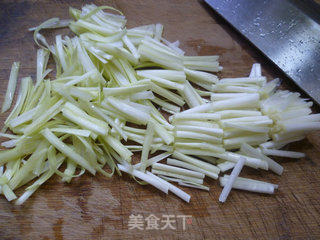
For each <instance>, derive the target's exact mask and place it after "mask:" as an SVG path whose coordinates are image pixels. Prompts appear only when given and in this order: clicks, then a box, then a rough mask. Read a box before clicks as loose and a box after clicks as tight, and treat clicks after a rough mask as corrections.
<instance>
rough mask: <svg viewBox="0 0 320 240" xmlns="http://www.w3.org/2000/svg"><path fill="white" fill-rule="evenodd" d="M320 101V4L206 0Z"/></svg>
mask: <svg viewBox="0 0 320 240" xmlns="http://www.w3.org/2000/svg"><path fill="white" fill-rule="evenodd" d="M205 2H206V3H207V4H209V5H210V6H211V7H212V8H213V9H214V10H215V11H216V12H217V13H218V14H219V15H221V16H222V17H223V18H224V19H225V20H227V21H228V22H229V23H230V24H231V25H232V26H233V27H234V28H236V29H237V30H238V31H239V32H240V33H241V34H242V35H244V36H245V37H246V38H247V39H248V40H249V41H250V42H251V43H252V44H254V45H255V46H256V47H257V48H258V49H259V50H260V51H261V52H262V53H263V54H264V55H265V56H267V57H268V58H269V59H270V60H271V61H272V62H273V63H275V64H276V65H277V66H278V67H279V68H280V69H281V70H282V71H283V72H284V73H285V74H286V75H287V76H288V77H290V78H291V79H292V80H293V81H294V82H295V83H296V84H297V85H298V86H299V87H300V88H301V89H303V90H304V91H305V92H306V93H307V94H308V95H309V96H310V97H311V98H313V99H314V100H315V102H317V103H318V104H319V105H320V24H319V23H320V7H319V5H317V4H316V3H314V2H313V1H310V0H280V1H279V0H254V1H252V0H205Z"/></svg>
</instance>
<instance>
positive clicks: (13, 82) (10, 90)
mask: <svg viewBox="0 0 320 240" xmlns="http://www.w3.org/2000/svg"><path fill="white" fill-rule="evenodd" d="M19 68H20V63H19V62H14V63H13V64H12V67H11V72H10V76H9V82H8V87H7V91H6V95H5V97H4V102H3V104H2V109H1V113H4V112H6V111H7V110H8V109H9V108H10V107H11V103H12V100H13V97H14V92H15V91H16V86H17V80H18V73H19Z"/></svg>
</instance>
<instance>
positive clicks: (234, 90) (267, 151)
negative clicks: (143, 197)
mask: <svg viewBox="0 0 320 240" xmlns="http://www.w3.org/2000/svg"><path fill="white" fill-rule="evenodd" d="M104 10H111V11H115V12H116V14H113V13H107V12H105V11H104ZM69 13H70V16H71V18H72V19H73V20H60V19H58V18H52V19H49V20H47V21H45V22H44V23H42V24H40V25H39V26H37V27H35V28H31V29H30V30H31V31H34V40H35V42H36V44H37V45H38V46H39V47H40V49H38V50H37V64H36V74H35V75H36V79H35V83H33V80H32V79H31V77H24V78H22V79H21V84H20V90H19V94H18V97H17V101H16V103H15V106H14V107H13V110H12V112H11V113H10V115H9V116H8V118H7V120H6V121H5V123H4V125H5V126H4V128H3V130H2V133H1V134H0V137H4V138H8V139H7V140H6V141H5V142H2V143H1V145H2V146H4V147H6V148H8V149H6V150H2V151H0V191H1V193H2V194H3V195H4V197H5V198H6V199H7V200H8V201H12V200H14V199H17V200H16V202H15V203H16V204H18V205H20V204H23V203H24V202H25V201H26V200H27V199H28V198H29V197H30V196H32V195H33V193H34V192H35V191H36V190H37V189H38V188H39V187H40V186H41V185H42V184H43V183H45V182H46V181H47V180H48V179H49V178H51V177H52V176H53V175H54V174H57V175H58V176H59V177H61V180H62V181H63V182H67V183H69V182H71V181H72V179H73V178H75V177H80V176H81V175H82V174H84V173H85V172H86V171H88V172H89V173H91V174H93V175H95V174H96V173H97V174H102V175H103V176H105V177H106V178H110V177H111V176H112V175H113V174H114V173H115V172H117V173H118V174H119V175H121V172H126V173H128V174H129V175H131V176H132V177H133V178H134V179H135V180H136V181H140V180H142V181H144V182H145V183H149V184H151V185H153V186H154V187H156V188H157V189H159V190H160V191H163V192H164V193H166V194H167V193H168V192H169V191H170V192H172V193H174V194H175V195H177V196H178V197H180V198H181V199H183V200H184V201H186V202H189V201H190V198H191V196H190V195H189V194H188V193H186V192H184V191H182V190H181V189H180V188H178V187H176V186H175V185H173V184H172V183H171V182H173V183H174V184H178V185H180V186H182V187H189V188H197V189H202V190H206V191H209V187H208V186H205V184H203V183H204V181H205V180H206V178H205V176H207V177H210V178H213V179H218V178H219V173H220V172H226V171H228V170H230V169H232V168H233V171H232V174H231V176H229V175H224V176H223V177H220V179H219V180H220V184H221V186H223V187H224V190H223V192H222V195H221V197H220V200H221V201H225V200H226V198H227V196H228V194H229V192H230V190H231V188H237V189H242V190H247V191H253V192H261V193H268V194H273V193H274V190H275V189H277V187H278V186H277V185H274V184H271V183H265V182H261V181H257V180H253V179H247V178H241V177H237V176H238V174H239V172H240V170H241V168H242V166H247V167H251V168H254V169H262V170H271V171H273V172H274V173H276V174H278V175H281V174H282V172H283V167H282V166H281V165H280V164H278V163H277V162H275V161H274V160H273V159H271V158H269V157H268V156H281V157H293V158H301V157H304V156H305V155H304V154H303V153H299V152H294V151H284V150H281V148H282V147H284V146H285V145H286V144H288V143H291V142H295V141H300V140H302V139H303V138H304V137H305V136H306V134H307V133H308V132H310V131H313V130H318V129H320V114H311V112H312V111H311V109H310V107H311V106H312V103H311V102H308V101H307V100H306V99H302V98H301V97H300V94H298V93H292V92H289V91H283V90H277V88H278V86H279V85H280V80H279V79H275V80H273V81H270V82H267V79H266V77H264V76H262V74H261V66H260V64H257V63H256V64H254V65H253V66H252V69H251V72H250V75H249V77H243V76H240V77H236V78H228V77H226V78H223V79H220V80H219V78H218V76H217V75H215V74H216V72H219V71H221V70H222V67H221V66H220V65H219V61H218V60H219V57H218V56H215V55H213V56H185V53H184V51H183V50H182V49H180V48H179V41H176V42H173V43H171V42H169V41H167V40H166V39H165V38H163V36H162V35H163V29H164V26H163V25H161V24H160V23H157V24H150V25H144V26H138V27H134V28H131V29H127V28H126V18H125V16H123V15H122V13H121V12H119V11H118V10H116V9H114V8H112V7H108V6H101V7H97V6H95V5H94V4H87V5H84V6H83V7H82V9H81V10H78V9H74V8H70V9H69ZM119 14H120V15H119ZM60 27H69V28H70V29H71V31H72V32H73V33H75V35H76V36H74V37H68V36H62V35H57V36H56V37H55V39H54V41H53V43H52V44H49V43H48V42H49V41H47V40H46V38H45V37H44V35H42V34H40V31H41V30H42V29H52V28H60ZM50 57H52V58H53V60H54V61H55V64H56V69H55V71H52V72H54V73H55V75H54V74H51V75H48V74H49V73H50V72H51V69H48V60H49V58H50ZM19 66H20V65H19V63H18V62H14V63H13V65H12V69H11V73H10V76H9V82H8V88H7V93H6V96H5V99H4V103H3V106H2V112H5V111H7V110H8V109H9V108H10V107H11V104H12V101H13V95H14V93H15V88H16V85H17V81H18V71H19ZM209 98H210V99H209ZM160 110H161V111H160ZM164 111H165V112H166V113H167V114H162V113H163V112H164ZM168 115H169V116H168ZM166 117H168V118H166ZM167 119H169V121H168V120H167ZM7 130H10V132H7ZM132 142H134V143H132ZM133 152H141V159H140V161H139V160H138V161H137V162H136V161H135V158H133V156H134V153H133ZM169 156H170V157H171V158H168V157H169ZM165 161H166V162H165ZM150 167H151V169H150ZM150 171H151V172H150ZM31 182H32V183H31ZM169 182H170V183H169ZM30 183H31V185H30ZM139 183H141V182H139ZM25 185H29V186H27V187H26V188H25V191H24V193H23V194H22V195H21V196H16V195H15V191H16V189H18V188H20V187H24V186H25Z"/></svg>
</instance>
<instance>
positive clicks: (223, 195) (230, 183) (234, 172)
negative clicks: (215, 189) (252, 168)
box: [219, 157, 245, 202]
mask: <svg viewBox="0 0 320 240" xmlns="http://www.w3.org/2000/svg"><path fill="white" fill-rule="evenodd" d="M244 162H245V158H242V157H241V158H240V159H239V161H238V162H237V164H236V165H235V166H234V168H233V170H232V172H231V175H230V178H229V179H228V181H227V183H226V184H225V186H224V188H223V190H222V192H221V194H220V197H219V201H220V202H225V201H226V200H227V197H228V195H229V193H230V191H231V189H232V186H233V184H234V182H235V180H236V179H237V177H238V175H239V173H240V172H241V170H242V167H243V165H244Z"/></svg>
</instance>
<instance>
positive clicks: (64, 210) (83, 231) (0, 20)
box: [0, 0, 320, 239]
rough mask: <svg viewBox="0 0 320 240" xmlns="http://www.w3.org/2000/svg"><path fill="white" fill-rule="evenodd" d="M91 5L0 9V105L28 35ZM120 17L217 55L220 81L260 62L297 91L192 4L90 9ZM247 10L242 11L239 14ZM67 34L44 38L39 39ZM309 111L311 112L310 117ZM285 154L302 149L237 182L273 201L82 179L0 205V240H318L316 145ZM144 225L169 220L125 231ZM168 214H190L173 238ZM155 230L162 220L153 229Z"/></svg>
mask: <svg viewBox="0 0 320 240" xmlns="http://www.w3.org/2000/svg"><path fill="white" fill-rule="evenodd" d="M84 2H91V1H76V0H71V1H64V0H57V1H49V0H47V1H45V0H38V1H32V0H30V1H15V0H2V1H1V3H0V58H1V59H0V81H1V83H0V84H1V89H0V91H1V99H0V100H1V103H2V102H3V97H4V93H5V90H6V86H7V79H8V76H9V72H10V67H11V64H12V62H13V61H17V60H19V61H20V62H21V65H22V68H21V72H20V74H19V77H23V76H28V75H31V76H32V77H33V78H34V77H35V70H36V69H35V66H36V47H35V45H34V43H33V36H32V33H30V32H28V31H27V29H28V28H29V27H33V26H36V25H38V24H39V23H40V22H42V21H44V20H46V19H48V18H52V17H60V18H62V19H65V18H68V7H69V6H73V7H77V8H79V7H81V5H83V4H84ZM94 3H95V4H97V5H106V4H109V5H111V6H113V7H116V8H118V9H120V10H121V11H123V13H124V14H125V15H126V16H127V19H128V26H129V27H132V26H138V25H142V24H150V23H157V22H161V23H162V24H163V25H164V29H165V31H164V32H165V34H164V35H165V37H166V38H167V39H168V40H170V41H174V40H177V39H179V40H180V42H181V48H182V49H184V50H186V53H187V54H188V55H211V54H219V55H220V56H221V65H222V66H223V67H224V70H223V72H222V74H221V75H220V76H223V77H224V76H229V77H236V76H237V77H239V76H247V75H248V73H249V71H250V68H251V65H252V64H253V63H255V62H260V63H262V66H263V74H265V75H266V76H267V77H268V78H269V79H272V78H274V77H281V78H282V79H284V81H283V88H285V89H289V90H292V91H297V89H296V88H295V87H294V86H293V83H292V82H290V81H288V80H287V79H286V78H285V77H284V76H283V75H282V74H281V73H279V72H278V71H277V70H276V69H275V68H274V67H273V66H271V65H269V64H268V63H267V62H265V59H264V58H263V57H261V56H260V54H258V53H257V52H256V50H255V49H253V47H251V46H249V45H248V44H247V42H244V41H242V40H241V38H240V37H239V36H238V35H237V34H236V33H234V31H233V30H232V29H231V28H230V27H228V26H227V25H225V23H224V22H223V21H221V19H219V18H218V17H217V16H216V15H215V14H214V13H213V11H211V10H210V9H209V8H208V7H207V6H206V5H205V4H204V3H203V2H202V1H187V0H185V1H184V0H162V1H159V0H147V1H142V0H134V1H129V0H127V1H124V0H118V1H94ZM248 11H249V10H248ZM67 32H68V31H67V30H62V31H61V30H58V31H57V30H54V31H51V32H50V31H49V32H46V35H47V36H50V35H55V34H57V33H67ZM314 110H315V112H318V111H319V109H314ZM4 119H5V116H1V123H3V121H4ZM288 149H294V150H296V151H302V152H305V153H306V154H307V157H306V158H304V159H299V160H291V159H277V160H278V161H279V162H280V163H281V164H282V165H283V166H284V169H285V171H284V173H283V175H282V176H281V177H279V176H276V175H275V174H273V173H271V172H265V171H256V170H253V169H247V168H246V169H245V170H244V171H243V172H242V173H241V176H244V177H251V178H254V179H258V180H265V181H268V182H272V183H275V184H279V190H278V191H277V192H276V194H275V195H273V196H269V195H263V194H254V193H249V192H243V191H237V190H234V191H232V192H231V194H230V196H229V198H228V200H227V202H226V203H225V204H220V203H219V202H218V197H219V194H220V192H221V188H220V186H219V185H218V182H217V181H213V180H210V179H207V180H206V183H205V184H206V185H208V186H209V187H210V192H205V191H201V190H192V189H187V188H183V190H185V191H186V192H188V193H190V194H191V196H192V197H191V202H190V203H189V204H187V203H184V202H183V201H181V200H180V199H178V198H177V197H176V196H174V195H173V194H169V195H167V196H166V195H164V194H162V193H159V191H157V190H155V189H154V188H152V187H150V186H141V185H139V184H137V183H136V182H134V181H133V180H132V179H130V178H129V177H128V176H124V177H122V178H120V177H118V176H114V177H112V178H111V179H106V178H104V177H102V176H101V175H99V174H98V175H97V176H96V177H93V176H90V175H88V174H84V175H83V176H81V177H80V178H78V179H74V180H73V181H72V183H70V184H65V183H62V182H61V181H60V179H59V178H58V177H53V178H52V179H50V180H49V181H48V183H46V184H44V185H43V186H42V187H41V188H40V189H39V190H38V191H37V192H36V194H34V196H32V197H31V198H30V199H29V200H28V201H27V202H26V203H25V204H24V205H23V206H15V205H13V204H12V203H9V202H7V201H6V200H5V199H4V198H3V196H1V197H0V239H139V238H145V239H319V238H320V168H319V165H320V152H319V151H320V137H319V132H314V133H312V134H310V135H309V136H308V138H307V139H306V140H304V141H302V142H299V143H296V144H292V145H291V146H289V148H288ZM131 214H133V215H135V216H137V215H141V217H142V220H146V218H147V217H149V216H150V215H151V214H153V215H154V216H155V217H157V218H159V219H160V220H159V221H164V220H165V218H166V215H173V217H172V218H171V219H172V225H173V227H175V228H176V229H175V230H173V229H170V228H168V227H167V228H166V229H163V230H160V229H159V230H147V229H146V226H147V225H146V223H147V222H145V225H144V226H143V227H144V229H143V230H139V229H133V230H129V225H128V224H129V223H130V222H131V220H132V219H131V220H130V215H131ZM178 215H191V217H190V219H191V220H188V221H187V223H186V229H185V230H183V226H182V220H181V218H179V217H178ZM159 223H160V226H161V227H163V226H164V222H159Z"/></svg>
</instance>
